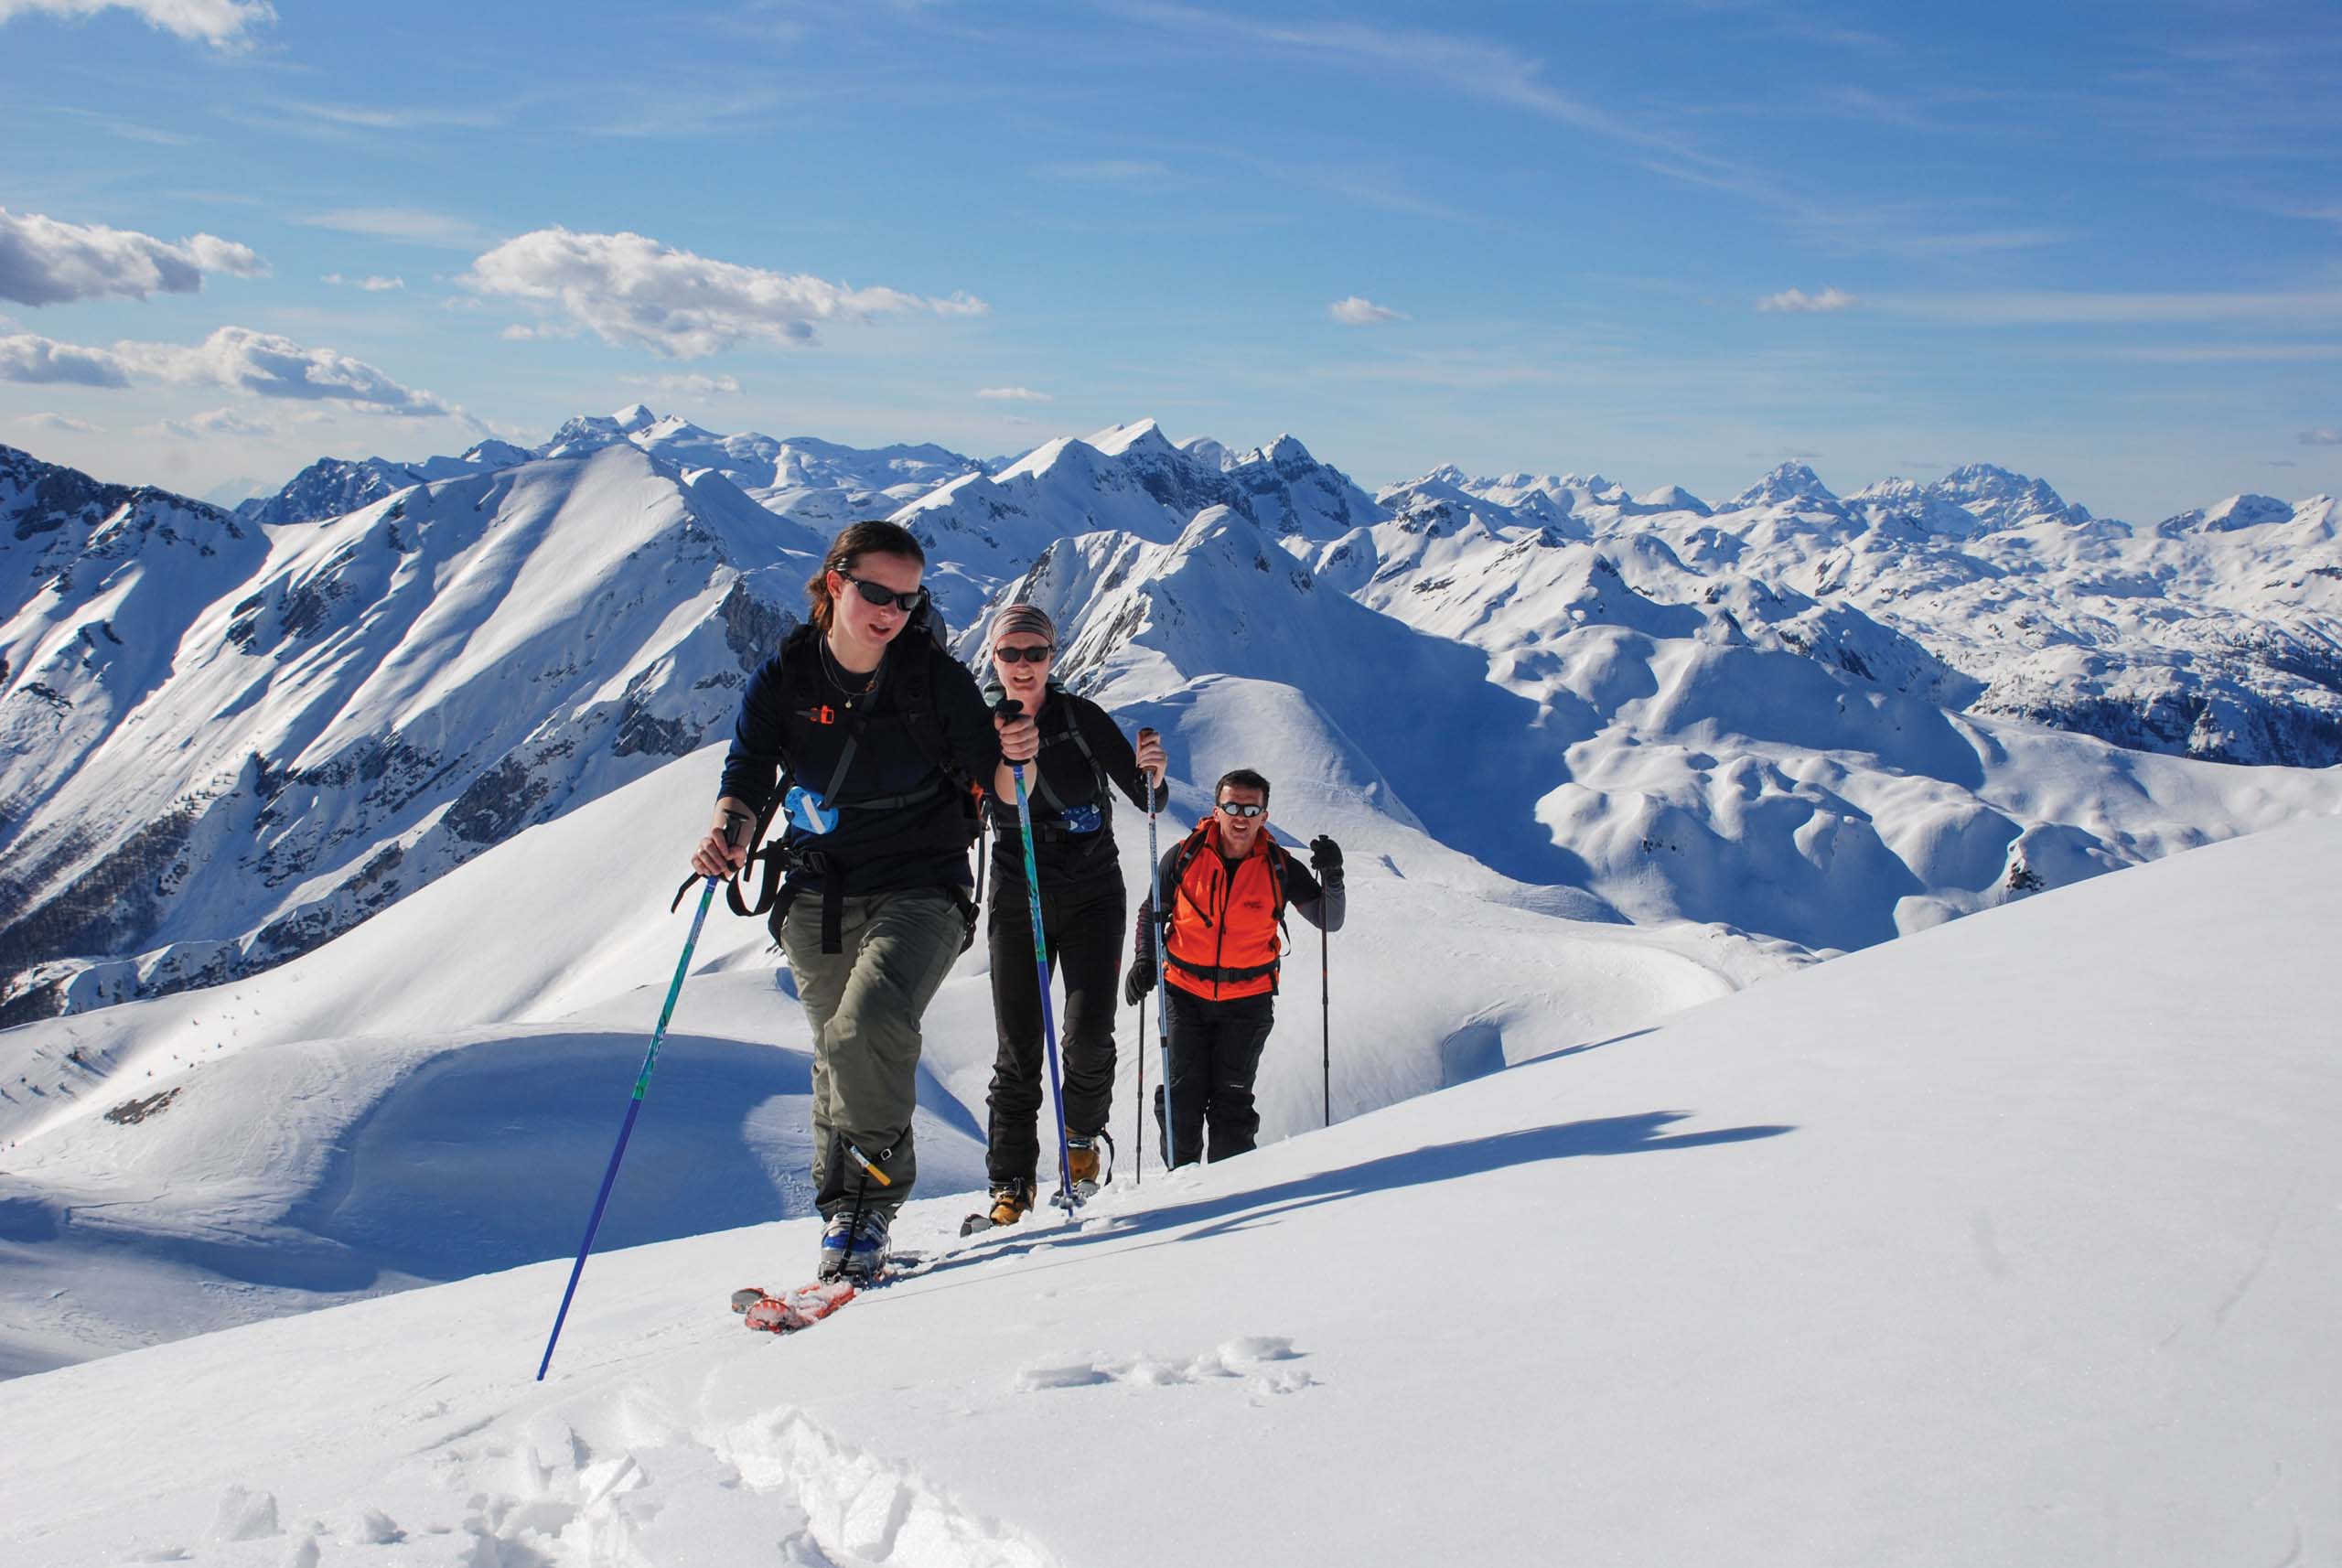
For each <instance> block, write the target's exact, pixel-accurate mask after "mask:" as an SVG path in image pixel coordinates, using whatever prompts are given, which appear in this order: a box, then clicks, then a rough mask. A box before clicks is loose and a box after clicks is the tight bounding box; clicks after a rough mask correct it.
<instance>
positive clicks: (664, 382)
mask: <svg viewBox="0 0 2342 1568" xmlns="http://www.w3.org/2000/svg"><path fill="white" fill-rule="evenodd" d="M619 379H620V380H621V381H624V383H625V384H626V385H628V386H630V387H639V388H641V389H642V390H643V391H645V392H662V393H664V394H665V395H667V396H669V397H738V396H739V395H740V392H741V387H740V383H739V382H738V381H735V380H734V379H733V378H732V377H730V376H705V375H701V374H700V373H699V372H698V371H693V372H692V373H690V374H688V375H681V376H624V377H621V378H619Z"/></svg>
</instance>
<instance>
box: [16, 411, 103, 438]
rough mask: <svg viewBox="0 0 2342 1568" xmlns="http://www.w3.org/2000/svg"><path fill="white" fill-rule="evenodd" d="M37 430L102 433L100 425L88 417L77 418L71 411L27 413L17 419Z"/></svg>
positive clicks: (84, 433)
mask: <svg viewBox="0 0 2342 1568" xmlns="http://www.w3.org/2000/svg"><path fill="white" fill-rule="evenodd" d="M16 423H17V424H29V425H31V426H32V427H33V428H35V429H36V430H70V431H72V432H74V433H75V434H76V435H103V434H105V433H104V432H103V431H102V430H101V429H99V428H98V426H96V425H94V424H91V423H90V422H89V421H88V420H86V419H76V418H74V417H73V416H72V415H71V414H70V413H27V414H26V415H24V416H23V417H21V418H19V419H18V420H17V421H16Z"/></svg>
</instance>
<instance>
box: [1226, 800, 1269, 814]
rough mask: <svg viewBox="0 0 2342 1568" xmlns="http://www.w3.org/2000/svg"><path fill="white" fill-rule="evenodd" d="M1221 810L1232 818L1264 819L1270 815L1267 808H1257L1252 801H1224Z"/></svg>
mask: <svg viewBox="0 0 2342 1568" xmlns="http://www.w3.org/2000/svg"><path fill="white" fill-rule="evenodd" d="M1219 809H1220V810H1221V811H1226V812H1227V813H1228V814H1229V815H1230V816H1231V817H1264V816H1267V815H1268V814H1269V809H1268V808H1267V807H1266V806H1256V805H1254V804H1252V801H1250V800H1222V801H1221V802H1220V803H1219Z"/></svg>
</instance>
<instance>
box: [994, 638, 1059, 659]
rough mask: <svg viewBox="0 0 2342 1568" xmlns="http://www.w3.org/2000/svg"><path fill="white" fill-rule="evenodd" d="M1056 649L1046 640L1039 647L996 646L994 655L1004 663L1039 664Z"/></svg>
mask: <svg viewBox="0 0 2342 1568" xmlns="http://www.w3.org/2000/svg"><path fill="white" fill-rule="evenodd" d="M1056 651H1057V650H1056V649H1054V648H1051V647H1050V646H1049V645H1048V644H1047V643H1046V642H1045V643H1043V644H1042V645H1041V646H1040V647H1038V648H995V649H994V650H992V656H993V657H994V659H997V660H1000V661H1001V662H1002V663H1003V664H1038V663H1040V662H1041V661H1042V660H1045V659H1047V658H1048V656H1049V655H1050V654H1052V653H1055V652H1056Z"/></svg>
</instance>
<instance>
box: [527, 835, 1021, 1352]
mask: <svg viewBox="0 0 2342 1568" xmlns="http://www.w3.org/2000/svg"><path fill="white" fill-rule="evenodd" d="M1031 853H1032V852H1031V851H1030V850H1029V849H1028V850H1026V854H1031ZM715 881H716V879H715V878H714V877H713V876H711V877H709V878H707V886H705V887H704V888H703V889H702V890H701V892H700V896H699V912H698V913H697V914H695V915H693V917H692V934H691V935H690V936H688V937H686V938H684V939H683V956H682V958H680V959H678V960H677V961H676V962H675V979H674V983H672V984H671V985H669V986H668V987H667V1004H666V1005H665V1006H664V1007H661V1008H660V1009H659V1026H658V1027H657V1028H655V1029H653V1030H651V1031H650V1052H649V1054H647V1055H646V1056H644V1057H643V1058H642V1074H641V1076H640V1077H639V1078H637V1079H635V1080H634V1098H633V1099H631V1100H629V1101H627V1102H626V1121H625V1122H622V1123H620V1124H619V1127H618V1147H617V1148H615V1149H612V1150H611V1151H610V1168H609V1169H608V1170H606V1171H604V1172H603V1173H602V1190H601V1191H600V1192H599V1193H597V1194H596V1195H595V1197H594V1214H593V1218H592V1219H588V1220H586V1221H585V1240H584V1241H582V1242H580V1243H579V1244H578V1247H577V1262H575V1264H573V1265H571V1267H570V1270H569V1288H568V1289H567V1290H564V1291H563V1292H562V1293H561V1310H560V1311H559V1312H557V1313H555V1314H554V1315H553V1333H552V1335H551V1336H549V1337H547V1338H546V1340H545V1357H544V1359H543V1360H542V1361H540V1362H538V1363H537V1381H539V1382H541V1383H542V1382H543V1381H544V1380H545V1369H546V1368H547V1367H550V1366H552V1365H553V1346H554V1345H555V1344H556V1343H557V1342H558V1341H559V1340H560V1338H561V1326H562V1324H563V1323H564V1322H566V1321H567V1320H568V1317H569V1301H570V1298H571V1297H572V1296H574V1295H575V1294H577V1276H578V1275H580V1274H582V1273H585V1254H586V1253H588V1252H590V1251H593V1250H594V1232H596V1230H600V1229H601V1228H602V1210H603V1209H604V1208H607V1206H608V1204H609V1201H610V1187H611V1186H612V1185H613V1184H614V1183H616V1182H617V1180H618V1162H619V1161H620V1160H622V1159H624V1158H626V1141H627V1139H628V1137H629V1136H630V1135H632V1133H633V1132H634V1119H635V1116H636V1115H637V1114H638V1113H639V1112H640V1111H641V1110H642V1096H643V1091H644V1090H648V1089H649V1088H650V1069H652V1068H654V1067H656V1066H658V1065H659V1043H660V1042H661V1040H664V1039H665V1038H666V1037H667V1020H668V1019H670V1018H671V1017H673V1016H674V1015H675V998H676V997H678V996H680V995H682V993H683V976H684V975H685V974H686V973H688V972H690V970H691V966H692V950H693V948H695V947H697V946H699V929H700V927H702V926H704V925H705V924H706V923H707V907H708V905H709V904H711V903H713V902H714V898H715ZM685 886H689V884H688V883H687V884H685Z"/></svg>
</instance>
